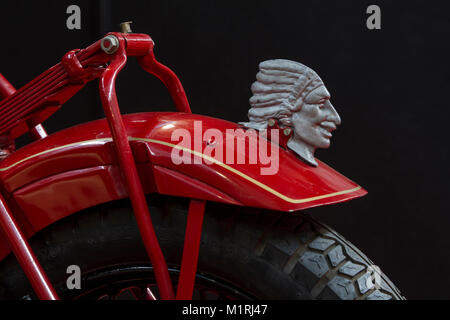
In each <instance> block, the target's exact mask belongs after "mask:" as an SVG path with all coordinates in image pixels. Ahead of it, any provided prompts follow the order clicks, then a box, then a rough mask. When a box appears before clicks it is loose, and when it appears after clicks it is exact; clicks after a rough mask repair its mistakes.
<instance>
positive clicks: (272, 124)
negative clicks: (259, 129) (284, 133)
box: [267, 118, 275, 127]
mask: <svg viewBox="0 0 450 320" xmlns="http://www.w3.org/2000/svg"><path fill="white" fill-rule="evenodd" d="M267 124H268V125H269V127H273V126H274V125H275V119H273V118H270V119H269V121H268V122H267Z"/></svg>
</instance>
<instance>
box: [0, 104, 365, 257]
mask: <svg viewBox="0 0 450 320" xmlns="http://www.w3.org/2000/svg"><path fill="white" fill-rule="evenodd" d="M195 121H198V122H197V123H195ZM124 122H125V125H126V127H127V133H128V136H129V139H130V141H131V142H132V143H131V144H132V147H133V152H134V155H135V158H136V161H137V162H138V169H139V172H140V176H141V178H142V182H143V185H144V189H145V192H147V193H151V192H158V193H161V194H167V195H175V196H183V197H190V198H199V199H206V200H210V201H220V202H226V203H231V204H236V205H243V206H252V207H262V208H268V209H273V210H281V211H295V210H299V209H304V208H310V207H313V206H318V205H324V204H331V203H336V202H342V201H346V200H350V199H352V198H355V197H360V196H362V195H364V194H366V191H365V190H364V189H362V188H361V187H359V186H358V185H357V184H355V183H354V182H352V181H350V180H349V179H347V178H345V177H344V176H342V175H341V174H339V173H337V172H336V171H334V170H333V169H331V168H330V167H328V166H327V165H325V164H324V163H322V162H320V161H319V165H318V167H315V168H314V167H311V166H309V165H307V164H305V163H303V162H302V161H300V160H299V159H297V158H296V157H295V156H294V155H293V153H291V152H289V151H286V150H284V149H282V148H279V147H278V146H276V148H277V150H278V153H279V158H278V160H277V161H278V164H277V166H278V172H277V173H276V174H275V175H261V169H262V168H264V167H267V165H261V164H260V163H259V162H258V163H257V164H250V163H249V162H250V158H249V154H248V149H247V150H246V151H245V152H244V157H243V159H244V160H245V161H244V163H242V164H235V163H234V164H233V163H230V161H226V160H229V159H227V158H226V155H227V154H230V153H231V154H232V155H233V159H235V160H234V162H237V158H234V155H235V153H239V152H238V150H237V149H235V151H233V150H230V148H231V144H230V145H229V144H228V143H224V141H225V139H224V140H223V141H222V142H221V141H216V142H215V143H216V144H215V145H214V147H215V148H216V150H222V151H223V160H222V161H220V159H219V160H217V157H216V158H211V157H208V155H205V154H204V153H203V151H204V150H203V149H204V148H205V147H206V146H207V144H208V141H203V143H202V145H200V146H196V145H195V143H194V141H192V143H191V145H190V146H189V145H187V144H186V141H184V144H183V145H181V144H180V142H179V140H178V139H172V138H173V136H172V135H173V133H174V130H177V129H184V130H185V131H183V132H184V133H189V135H191V137H192V138H194V136H195V134H198V132H194V127H195V126H194V124H195V125H196V126H197V129H198V128H200V130H201V131H202V133H204V132H206V131H207V129H216V131H215V132H216V134H217V133H223V135H224V136H225V132H226V130H227V129H233V130H234V129H237V128H238V126H237V125H236V124H234V123H231V122H228V121H224V120H219V119H215V118H210V117H205V116H200V115H193V114H184V113H161V112H155V113H140V114H132V115H126V116H124ZM199 125H200V126H199ZM200 134H201V133H200ZM200 136H201V135H200ZM251 139H254V137H250V140H251ZM174 140H175V141H174ZM111 141H112V139H111V135H110V132H109V128H108V124H107V123H106V121H105V120H97V121H93V122H89V123H86V124H82V125H78V126H75V127H72V128H69V129H65V130H63V131H60V132H57V133H55V134H52V135H50V136H48V137H47V138H45V139H43V140H39V141H36V142H33V143H32V144H30V145H27V146H25V147H23V148H21V149H20V150H18V151H17V152H15V153H14V154H12V155H11V156H9V157H8V158H7V159H5V160H4V161H2V162H1V164H0V180H1V182H2V183H3V185H4V187H5V188H6V191H7V192H9V193H10V194H12V195H13V201H15V202H16V204H17V206H18V208H20V210H19V211H21V212H20V214H17V216H18V217H17V218H18V220H19V221H20V222H21V224H22V225H23V226H24V229H25V232H26V233H27V235H28V236H31V235H32V234H33V233H35V232H37V231H39V230H41V229H42V228H44V227H46V226H47V225H49V224H51V223H53V222H55V221H57V220H59V219H61V218H63V217H65V216H67V215H70V214H72V213H74V212H77V211H80V210H82V209H85V208H87V207H91V206H94V205H97V204H100V203H104V202H108V201H112V200H116V199H120V198H125V197H127V191H126V189H125V187H124V183H123V181H122V176H121V174H120V172H119V170H118V167H117V165H116V163H117V161H116V159H115V156H114V152H113V150H112V143H111ZM273 146H274V145H273ZM274 147H275V146H274ZM174 152H178V153H180V152H184V154H185V155H189V156H190V157H191V159H192V161H194V155H196V156H197V161H199V162H200V163H197V164H195V163H193V164H186V163H184V164H175V163H174V160H173V154H174ZM199 159H200V160H199ZM207 160H210V161H212V163H210V164H207V163H205V162H206V161H207ZM13 207H14V205H13ZM5 252H6V249H4V250H2V248H1V245H0V259H1V258H3V256H4V254H3V255H2V253H5Z"/></svg>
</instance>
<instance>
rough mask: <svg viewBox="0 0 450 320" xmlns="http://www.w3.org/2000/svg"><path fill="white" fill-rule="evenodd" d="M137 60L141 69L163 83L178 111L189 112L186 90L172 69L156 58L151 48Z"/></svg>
mask: <svg viewBox="0 0 450 320" xmlns="http://www.w3.org/2000/svg"><path fill="white" fill-rule="evenodd" d="M138 61H139V64H140V65H141V67H142V69H144V70H145V71H147V72H149V73H151V74H153V75H154V76H156V77H157V78H158V79H159V80H161V81H162V82H163V83H164V85H165V86H166V88H167V90H169V93H170V96H171V97H172V100H173V102H174V103H175V107H176V108H177V110H178V111H180V112H186V113H191V108H190V106H189V102H188V99H187V97H186V92H185V91H184V88H183V85H182V84H181V82H180V80H179V79H178V77H177V76H176V75H175V73H174V72H173V71H172V70H170V69H169V68H168V67H166V66H165V65H163V64H162V63H160V62H158V61H157V60H156V58H155V55H154V53H153V50H151V51H150V52H149V53H148V54H147V55H145V56H143V57H139V58H138Z"/></svg>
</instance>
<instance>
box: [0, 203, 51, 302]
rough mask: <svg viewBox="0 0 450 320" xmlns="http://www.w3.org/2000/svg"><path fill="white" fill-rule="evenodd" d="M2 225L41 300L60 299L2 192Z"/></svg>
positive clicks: (0, 222) (0, 208)
mask: <svg viewBox="0 0 450 320" xmlns="http://www.w3.org/2000/svg"><path fill="white" fill-rule="evenodd" d="M0 226H1V228H2V230H3V231H4V232H5V235H6V239H7V240H8V243H9V245H10V247H11V249H12V251H13V252H14V255H15V256H16V258H17V261H18V262H19V264H20V266H21V267H22V269H23V271H24V272H25V275H26V276H27V278H28V280H29V281H30V283H31V286H32V287H33V289H34V291H35V292H36V294H37V296H38V298H39V299H41V300H58V299H59V298H58V295H57V294H56V291H55V289H54V288H53V286H52V284H51V283H50V281H49V280H48V278H47V276H46V275H45V273H44V270H43V269H42V267H41V265H40V264H39V262H38V260H37V259H36V257H35V255H34V254H33V251H32V250H31V248H30V245H29V244H28V242H27V240H26V238H25V237H24V235H23V233H22V231H20V228H19V226H18V225H17V222H16V221H15V219H14V217H13V215H12V213H11V211H10V210H9V208H8V207H7V205H6V202H5V199H4V198H3V196H2V195H1V194H0Z"/></svg>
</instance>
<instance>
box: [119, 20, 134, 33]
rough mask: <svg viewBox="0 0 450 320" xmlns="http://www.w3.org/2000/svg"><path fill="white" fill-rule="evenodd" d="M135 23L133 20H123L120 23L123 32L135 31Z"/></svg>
mask: <svg viewBox="0 0 450 320" xmlns="http://www.w3.org/2000/svg"><path fill="white" fill-rule="evenodd" d="M132 23H133V21H127V22H122V23H121V24H120V29H121V30H122V33H131V32H133V31H131V24H132Z"/></svg>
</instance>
